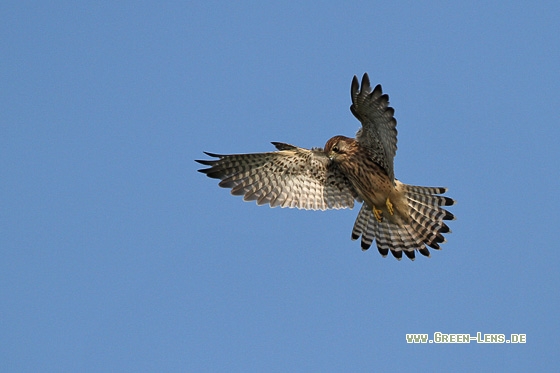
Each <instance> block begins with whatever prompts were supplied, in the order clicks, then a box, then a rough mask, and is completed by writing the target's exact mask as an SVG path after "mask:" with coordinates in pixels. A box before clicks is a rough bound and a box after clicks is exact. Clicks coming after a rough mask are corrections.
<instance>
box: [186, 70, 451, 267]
mask: <svg viewBox="0 0 560 373" xmlns="http://www.w3.org/2000/svg"><path fill="white" fill-rule="evenodd" d="M350 94H351V98H352V105H351V106H350V111H351V112H352V114H354V116H355V117H356V118H357V119H358V120H359V121H360V122H361V124H362V127H361V128H360V129H359V130H358V132H357V133H356V137H355V138H349V137H345V136H334V137H333V138H331V139H330V140H328V141H327V143H326V144H325V147H324V148H313V149H304V148H300V147H297V146H294V145H289V144H285V143H281V142H273V143H272V144H273V145H274V146H275V147H276V149H277V151H273V152H268V153H250V154H231V155H221V154H213V153H208V152H205V154H206V155H208V156H209V157H213V158H217V159H212V160H197V162H199V163H201V164H203V165H206V166H210V167H209V168H204V169H201V170H198V171H200V172H202V173H204V174H206V175H207V176H208V177H211V178H215V179H220V180H221V181H220V183H219V186H221V187H224V188H231V193H232V194H233V195H240V196H243V199H244V200H245V201H254V200H256V202H257V204H259V205H262V204H269V205H270V206H271V207H277V206H280V207H290V208H293V207H297V208H299V209H306V210H326V209H341V208H353V207H354V203H355V202H359V203H362V207H361V209H360V212H359V213H358V217H357V218H356V221H355V223H354V227H353V229H352V239H353V240H357V239H359V238H360V237H361V247H362V250H367V249H369V248H370V246H371V244H372V243H373V241H374V240H375V242H376V244H377V249H378V250H379V253H380V254H381V255H382V256H384V257H385V256H387V255H388V253H389V251H390V252H391V254H392V255H393V256H394V257H395V258H397V259H399V260H400V259H401V258H402V254H403V252H404V254H405V255H406V256H407V257H408V258H409V259H412V260H414V258H415V252H416V251H418V252H419V253H420V254H422V255H424V256H430V251H429V250H428V248H427V247H431V248H433V249H439V248H440V246H439V245H440V244H441V243H444V242H445V238H444V237H443V234H444V233H450V232H451V231H450V229H449V227H448V226H447V224H446V223H445V221H446V220H454V219H455V217H454V216H453V214H452V213H450V212H449V211H447V210H445V209H444V208H443V207H442V206H451V205H453V204H454V203H455V201H454V200H453V199H451V198H449V197H445V196H443V195H442V194H444V193H445V192H446V191H447V189H446V188H442V187H424V186H415V185H408V184H404V183H402V182H400V181H399V180H397V179H395V174H394V169H393V158H394V157H395V154H396V151H397V129H396V126H397V121H396V120H395V118H394V112H395V111H394V110H393V108H392V107H390V106H389V96H388V95H387V94H383V91H382V89H381V85H377V86H376V87H375V88H374V89H372V88H371V85H370V80H369V77H368V75H367V73H366V74H364V76H363V77H362V82H361V85H360V83H359V82H358V78H357V77H356V76H354V79H353V80H352V85H351V88H350Z"/></svg>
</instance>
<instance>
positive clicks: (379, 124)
mask: <svg viewBox="0 0 560 373" xmlns="http://www.w3.org/2000/svg"><path fill="white" fill-rule="evenodd" d="M350 95H351V97H352V105H351V106H350V110H351V111H352V114H354V116H355V117H356V118H357V119H358V120H359V121H360V122H361V123H362V128H361V129H360V130H359V131H358V133H357V134H356V140H358V141H359V142H360V144H361V145H362V146H364V147H366V148H368V149H369V150H370V151H371V153H372V154H373V160H374V161H375V162H376V163H377V164H379V165H380V166H381V167H383V168H384V169H385V171H386V172H387V175H389V177H390V178H391V179H393V178H394V177H395V172H394V169H393V160H394V158H395V154H396V152H397V128H396V127H397V120H396V119H395V118H394V117H393V115H394V113H395V111H394V110H393V108H392V107H390V106H389V96H388V95H386V94H383V90H382V89H381V85H379V84H378V85H377V86H376V87H375V89H373V90H372V89H371V85H370V81H369V77H368V75H367V73H366V74H364V76H363V78H362V84H361V87H360V84H359V83H358V78H357V77H356V76H354V79H353V80H352V85H351V88H350Z"/></svg>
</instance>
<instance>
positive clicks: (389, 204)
mask: <svg viewBox="0 0 560 373" xmlns="http://www.w3.org/2000/svg"><path fill="white" fill-rule="evenodd" d="M385 204H386V205H387V211H389V214H391V215H393V213H394V211H393V204H392V203H391V201H390V200H389V197H387V201H386V202H385Z"/></svg>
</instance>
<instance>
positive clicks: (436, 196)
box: [352, 183, 455, 260]
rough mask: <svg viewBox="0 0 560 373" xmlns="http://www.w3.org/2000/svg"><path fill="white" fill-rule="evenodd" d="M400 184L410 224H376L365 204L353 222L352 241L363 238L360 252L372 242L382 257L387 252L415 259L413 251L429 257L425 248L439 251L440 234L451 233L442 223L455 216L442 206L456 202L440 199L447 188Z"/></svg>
mask: <svg viewBox="0 0 560 373" xmlns="http://www.w3.org/2000/svg"><path fill="white" fill-rule="evenodd" d="M399 184H400V185H399V188H400V189H401V190H402V191H403V193H404V195H405V197H406V200H407V202H408V207H409V212H410V219H409V223H407V224H406V223H405V224H401V225H399V224H397V223H393V222H390V221H389V220H388V219H383V220H382V221H381V222H379V221H377V219H376V218H375V216H374V214H373V211H372V208H371V207H369V206H368V205H367V204H366V203H364V204H363V205H362V208H361V209H360V212H359V213H358V217H357V218H356V222H355V223H354V228H353V229H352V239H353V240H357V239H358V238H360V236H361V237H362V239H361V246H362V250H367V249H369V248H370V246H371V244H372V243H373V240H375V241H376V244H377V249H378V250H379V253H380V254H381V255H382V256H383V257H385V256H387V255H388V254H389V251H390V252H391V254H393V256H394V257H395V258H397V259H399V260H400V259H401V258H402V254H403V253H404V254H405V255H406V256H407V257H408V258H409V259H412V260H414V258H415V252H416V251H418V252H420V254H422V255H424V256H428V257H429V256H430V251H429V250H428V248H427V247H426V246H428V247H431V248H433V249H436V250H439V249H440V246H439V244H441V243H444V242H445V238H444V237H443V234H444V233H450V232H451V230H450V229H449V227H448V226H447V224H445V220H454V219H455V216H454V215H453V214H452V213H450V212H449V211H447V210H445V209H444V208H443V207H442V206H452V205H453V204H455V201H454V200H453V199H451V198H449V197H445V196H442V194H443V193H445V192H447V189H446V188H440V187H422V186H415V185H407V184H402V183H399Z"/></svg>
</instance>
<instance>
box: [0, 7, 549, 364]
mask: <svg viewBox="0 0 560 373" xmlns="http://www.w3.org/2000/svg"><path fill="white" fill-rule="evenodd" d="M191 3H193V2H191ZM0 9H1V12H2V15H3V16H2V19H3V21H2V23H1V24H0V30H1V31H0V32H1V37H0V55H1V56H2V57H1V58H0V78H1V86H2V89H1V90H0V95H1V98H0V108H1V110H0V113H1V114H0V126H1V136H0V170H1V174H2V177H1V178H0V253H1V259H0V361H2V364H1V365H2V367H1V368H0V369H1V370H2V371H14V372H15V371H190V372H205V371H208V372H211V371H244V372H247V371H283V372H285V371H425V370H432V371H433V370H439V369H445V370H454V371H461V370H464V371H471V370H475V369H476V370H482V371H490V370H502V369H504V370H510V371H514V370H519V371H527V370H529V369H533V370H534V369H537V370H539V371H547V370H552V369H553V368H557V367H558V365H559V363H560V360H559V358H558V349H559V343H558V330H560V323H559V317H558V310H559V306H560V302H559V295H558V294H559V293H560V287H559V281H558V280H559V277H558V273H559V269H560V268H559V265H558V260H557V255H558V250H559V249H560V246H559V244H558V242H557V240H556V235H557V232H558V227H557V225H558V216H559V215H558V209H559V208H560V199H559V197H558V190H559V187H560V185H559V176H560V172H559V171H560V170H559V168H560V167H559V165H558V161H557V160H558V158H559V156H560V152H559V147H558V140H559V139H560V130H559V122H560V115H559V114H558V113H559V110H558V107H559V104H560V100H559V95H558V92H559V91H560V69H559V68H558V66H560V39H559V36H558V14H560V6H559V5H558V2H554V1H549V2H544V1H537V2H531V3H530V4H529V3H528V2H515V1H513V2H508V3H507V5H506V4H505V3H504V2H478V1H475V2H468V3H464V4H462V3H450V2H444V1H442V2H424V3H422V4H420V3H418V2H399V1H393V2H372V1H363V2H353V3H352V4H350V3H348V2H324V3H317V2H315V1H313V2H308V1H299V2H285V1H284V2H269V3H267V4H264V3H263V2H213V1H204V2H198V3H197V4H189V2H184V3H183V2H96V3H93V2H20V1H18V2H13V1H8V2H4V3H3V4H2V5H1V6H0ZM364 72H368V73H369V76H370V78H371V80H372V84H376V83H381V84H382V85H383V88H384V91H385V92H387V93H388V94H389V95H390V99H391V104H392V106H393V107H394V108H395V110H396V112H395V116H396V118H397V120H398V130H399V138H398V141H399V142H398V147H399V149H398V151H397V156H396V159H395V172H396V176H397V177H398V178H399V179H400V180H402V181H403V182H406V183H411V184H418V185H433V186H439V185H443V186H447V187H449V196H451V197H453V198H455V199H456V200H457V201H458V203H457V205H456V206H454V207H452V208H451V211H452V212H453V213H454V214H455V215H456V216H457V220H456V221H453V222H451V224H450V226H451V229H452V230H453V233H452V234H450V235H449V237H448V241H449V242H448V243H446V244H445V245H444V246H443V249H442V250H441V251H439V252H432V257H431V258H429V259H428V258H424V257H418V258H417V260H416V261H415V262H411V261H409V260H407V259H406V258H405V259H403V260H402V261H400V262H398V261H397V260H395V259H394V258H392V257H387V258H382V257H381V256H380V255H379V254H378V253H377V251H376V250H375V249H372V250H370V251H368V252H362V251H361V250H360V246H359V243H357V242H352V241H351V240H350V232H351V229H352V224H353V222H354V219H355V216H356V215H357V210H356V209H354V210H339V211H327V212H314V211H300V210H291V209H279V208H276V209H270V208H268V207H264V206H261V207H258V206H256V205H255V204H254V203H244V202H243V201H242V199H241V198H239V197H233V196H231V195H230V194H229V192H228V191H227V190H225V189H221V188H219V187H218V186H217V182H216V181H215V180H211V179H208V178H206V177H205V176H204V175H202V174H200V173H198V172H196V170H197V169H199V168H200V165H198V164H197V163H195V162H194V160H195V159H201V158H204V155H203V153H202V151H210V152H216V153H243V152H262V151H269V150H272V149H273V146H272V145H271V144H270V141H282V142H287V143H291V144H295V145H298V146H302V147H313V146H323V145H324V143H325V141H326V140H327V139H329V138H330V137H332V136H333V135H337V134H341V135H346V136H353V135H354V134H355V132H356V130H357V129H358V128H359V123H358V122H357V121H356V120H355V119H354V118H353V116H352V115H351V113H350V111H349V105H350V94H349V91H350V82H351V79H352V76H353V75H359V76H361V75H362V74H363V73H364ZM435 332H443V333H467V334H471V335H476V333H477V332H480V333H483V334H484V333H500V334H505V335H506V336H508V337H509V335H510V334H511V333H522V334H526V335H527V343H526V344H492V345H490V344H477V343H474V342H472V343H470V344H461V345H454V344H407V343H406V340H405V335H406V334H407V333H426V334H429V336H430V337H432V336H433V333H435Z"/></svg>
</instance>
